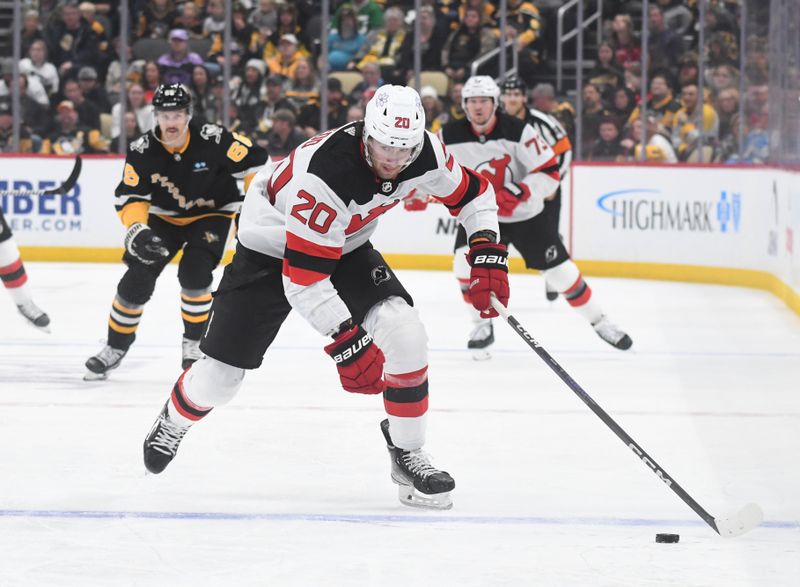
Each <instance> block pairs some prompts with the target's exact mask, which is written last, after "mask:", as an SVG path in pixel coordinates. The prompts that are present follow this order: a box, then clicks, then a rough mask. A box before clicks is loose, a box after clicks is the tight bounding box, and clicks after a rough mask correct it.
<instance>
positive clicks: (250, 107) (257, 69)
mask: <svg viewBox="0 0 800 587" xmlns="http://www.w3.org/2000/svg"><path fill="white" fill-rule="evenodd" d="M266 72H267V66H266V65H265V64H264V62H263V61H261V60H260V59H250V60H248V61H247V63H246V64H245V66H244V76H243V78H242V83H240V84H239V85H238V86H237V87H236V88H235V89H234V90H233V92H232V94H231V99H232V100H233V102H234V103H235V104H236V107H237V108H238V111H239V120H240V121H241V124H240V131H241V132H243V133H244V134H246V135H248V136H252V135H253V132H255V130H256V128H257V127H258V122H259V120H261V116H262V115H263V113H264V102H263V99H264V97H265V95H266V90H265V88H264V83H263V82H264V75H265V74H266Z"/></svg>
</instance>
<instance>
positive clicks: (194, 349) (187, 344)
mask: <svg viewBox="0 0 800 587" xmlns="http://www.w3.org/2000/svg"><path fill="white" fill-rule="evenodd" d="M182 351H183V352H182V359H181V369H183V370H184V371H185V370H186V369H188V368H189V367H191V366H192V365H193V364H194V363H195V362H196V361H199V360H200V359H202V358H203V352H202V351H201V350H200V341H199V340H192V339H190V338H186V337H183V345H182Z"/></svg>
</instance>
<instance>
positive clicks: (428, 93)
mask: <svg viewBox="0 0 800 587" xmlns="http://www.w3.org/2000/svg"><path fill="white" fill-rule="evenodd" d="M419 97H420V98H422V107H423V108H424V109H425V130H429V131H430V132H432V133H434V134H436V133H437V132H439V130H440V129H441V128H442V119H441V115H442V110H443V108H442V102H441V100H439V95H438V94H437V93H436V89H435V88H434V87H433V86H422V88H421V89H420V91H419Z"/></svg>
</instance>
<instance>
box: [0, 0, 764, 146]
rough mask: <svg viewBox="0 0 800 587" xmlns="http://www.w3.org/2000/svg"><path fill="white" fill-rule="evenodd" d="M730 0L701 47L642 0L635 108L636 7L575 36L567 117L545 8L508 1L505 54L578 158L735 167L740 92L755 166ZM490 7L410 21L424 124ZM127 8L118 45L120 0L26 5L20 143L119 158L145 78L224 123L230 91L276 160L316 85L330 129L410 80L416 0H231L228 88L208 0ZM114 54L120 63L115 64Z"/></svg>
mask: <svg viewBox="0 0 800 587" xmlns="http://www.w3.org/2000/svg"><path fill="white" fill-rule="evenodd" d="M741 1H742V0H707V9H706V20H705V29H704V31H705V39H706V42H705V44H704V46H703V47H699V46H698V44H699V35H698V24H699V23H698V16H697V15H698V10H697V5H696V2H697V0H651V2H650V10H649V15H648V24H649V37H648V49H649V61H648V63H649V67H648V80H649V94H648V98H647V105H646V106H647V107H646V112H647V116H646V117H645V120H642V119H641V118H642V117H641V115H640V112H641V108H640V105H639V95H640V84H641V77H642V65H641V63H642V46H641V22H640V21H641V3H640V2H630V1H625V0H617V1H613V0H607V1H606V2H604V3H603V6H604V13H603V34H602V37H601V38H599V39H591V38H590V39H589V40H588V41H587V42H594V45H592V46H596V48H597V49H596V53H597V54H596V57H595V59H594V66H593V68H592V69H591V70H590V71H589V70H587V72H586V73H585V75H584V81H585V82H586V83H585V85H584V86H583V87H582V88H581V92H582V94H581V96H582V104H583V109H582V112H580V113H577V112H575V107H574V103H575V100H574V96H572V99H569V100H568V99H566V97H564V96H559V97H557V96H556V95H555V91H554V88H553V86H552V85H551V84H550V83H547V82H548V81H550V80H552V78H553V76H552V72H553V60H552V59H551V57H552V54H553V53H554V51H553V46H554V45H553V37H554V29H555V8H557V5H558V3H553V2H549V1H548V2H545V1H544V0H508V14H507V23H508V29H507V32H506V34H507V38H508V39H509V40H513V43H514V48H515V50H516V51H517V52H518V55H519V71H518V74H519V75H520V76H521V77H522V78H523V79H524V80H525V81H526V83H527V84H528V87H529V88H532V92H531V96H530V100H531V105H532V106H534V107H537V108H539V109H545V110H547V111H549V112H551V113H553V114H554V115H556V116H558V117H559V118H561V119H562V121H563V122H564V123H565V124H566V126H567V128H568V130H570V132H574V128H575V120H574V119H575V117H576V116H581V117H582V138H583V141H582V152H581V156H582V158H583V159H590V160H633V159H640V158H642V154H640V153H639V151H638V148H639V147H638V144H639V141H640V139H641V133H642V131H643V129H645V130H646V133H647V137H648V140H647V145H646V149H645V153H644V157H646V158H647V159H648V160H651V161H665V162H668V161H697V160H699V159H700V158H701V157H702V160H703V161H707V162H708V161H723V162H724V161H737V160H739V151H740V145H739V140H740V137H739V111H740V109H739V102H740V101H741V100H744V101H745V109H744V112H745V115H746V120H745V136H744V137H741V139H742V140H743V141H744V142H743V151H744V157H743V160H746V161H751V162H759V161H764V160H765V159H766V156H767V152H766V145H767V144H768V141H767V140H766V136H767V102H768V97H769V89H768V84H767V77H768V76H767V46H766V41H765V35H764V31H762V30H758V28H756V29H755V30H754V31H752V33H753V34H751V35H749V36H748V40H747V47H746V62H747V64H746V67H745V71H739V28H738V27H739V21H738V18H737V17H738V10H739V4H740V2H741ZM498 4H499V3H498V2H496V1H493V0H423V2H422V8H421V10H420V14H419V15H418V18H419V19H420V29H421V40H420V49H421V57H422V69H423V70H426V71H439V72H444V73H445V74H446V75H447V78H448V86H447V88H446V90H441V89H438V90H437V88H434V87H432V86H424V87H422V88H421V89H420V93H421V96H422V99H423V103H424V107H425V111H426V114H427V126H428V128H429V129H430V130H432V131H436V130H437V129H438V128H440V127H441V125H442V124H444V123H445V122H447V121H448V120H452V119H458V118H461V117H463V116H464V113H463V111H462V109H461V103H460V102H461V94H460V93H461V88H462V86H463V82H464V81H465V79H466V78H467V77H469V75H470V68H471V66H472V64H473V62H474V61H475V60H476V59H477V58H479V57H480V56H482V55H485V54H486V53H487V52H489V51H491V50H493V49H495V48H497V47H498V46H499V44H500V42H501V39H500V36H501V35H500V28H499V15H498ZM750 4H753V3H752V2H751V3H750ZM756 4H758V3H756ZM762 4H766V5H768V3H762ZM129 5H130V11H131V12H130V25H131V26H130V31H129V38H130V43H129V46H127V47H121V46H120V37H119V27H120V19H119V16H120V15H119V2H117V1H112V0H95V1H89V0H84V1H76V0H23V6H24V19H23V30H22V54H23V56H24V59H22V60H21V61H20V63H19V70H20V72H21V73H22V74H23V75H22V76H21V77H20V94H21V107H22V117H21V121H22V123H21V124H22V128H21V139H22V140H21V143H20V150H22V151H24V152H36V153H54V154H70V153H108V152H117V150H118V149H119V137H120V128H121V127H122V125H124V127H125V129H126V136H127V137H128V138H129V139H133V138H135V137H136V136H138V135H140V134H141V133H144V132H147V131H148V130H150V129H151V128H152V127H153V125H154V118H153V112H152V107H151V106H150V101H151V100H152V96H153V92H154V90H155V89H156V87H157V86H158V85H159V84H160V83H182V84H184V85H186V86H187V87H188V88H190V89H191V91H192V93H193V96H194V104H195V106H194V120H195V121H199V122H200V123H203V122H214V123H221V122H222V121H223V119H224V116H223V114H224V113H223V112H222V108H223V104H224V95H225V92H228V93H229V96H230V110H229V112H228V113H227V114H228V116H229V120H230V124H229V128H230V129H231V130H234V131H237V132H240V133H242V134H246V135H248V136H250V137H251V138H253V139H254V140H255V141H257V142H258V143H259V144H262V145H266V146H268V147H269V149H270V153H271V154H274V155H278V156H280V155H283V154H286V153H288V152H289V151H290V150H291V149H292V148H293V147H295V146H297V145H298V144H299V143H300V142H302V141H303V140H304V139H305V138H307V137H309V136H313V135H314V134H316V133H317V132H318V131H319V128H320V125H321V124H320V120H321V116H322V113H321V112H320V108H321V100H320V90H321V88H322V86H323V85H324V86H325V87H326V88H327V90H328V110H327V113H326V114H325V115H326V117H327V126H328V128H333V127H336V126H340V125H342V124H344V123H346V122H348V121H350V120H356V119H358V118H360V117H361V116H363V112H364V106H365V104H366V102H367V101H368V100H369V99H370V98H371V97H372V95H373V94H374V92H375V90H376V89H377V87H379V86H380V85H381V84H384V83H402V84H405V83H407V82H409V81H411V80H412V79H413V76H414V49H415V43H414V35H413V24H414V22H413V21H414V18H415V15H414V11H413V7H414V2H413V0H349V1H342V0H338V1H337V0H331V9H332V11H334V12H333V16H332V18H331V19H330V21H329V22H328V21H323V18H322V16H321V14H320V10H319V2H318V1H314V0H236V1H234V3H233V6H232V19H231V30H232V37H233V41H232V42H231V45H230V47H229V49H230V56H231V67H232V79H231V82H230V84H229V85H227V86H226V85H225V84H224V81H223V75H222V64H223V62H224V59H225V51H224V49H225V47H224V46H223V45H224V44H223V33H224V29H225V7H224V2H223V0H131V2H130V3H129ZM554 6H555V7H554ZM762 10H768V8H767V7H765V8H763V9H762ZM755 16H756V17H758V16H759V15H758V14H756V15H755ZM761 16H764V15H761ZM754 20H758V19H757V18H755V19H754ZM762 20H763V21H764V22H766V18H762ZM637 23H638V24H637ZM323 26H329V36H328V47H327V56H328V67H329V70H330V71H331V72H334V73H333V74H332V75H331V76H330V77H329V78H328V79H327V80H322V79H320V71H321V67H320V65H321V63H320V60H321V58H322V55H324V54H325V52H323V48H322V47H321V45H320V43H321V31H322V27H323ZM122 51H125V52H126V56H127V59H128V66H127V70H126V71H122V70H121V69H122V68H121V64H120V55H121V53H122ZM700 56H702V58H700ZM487 67H489V68H490V70H489V71H486V70H485V69H484V70H482V71H481V73H492V71H491V68H492V67H496V63H494V64H493V63H489V64H488V66H487ZM336 72H353V73H354V74H356V75H357V76H358V77H357V83H355V84H352V87H347V88H345V87H343V84H342V81H341V79H342V78H341V76H337V73H336ZM12 73H13V61H12V60H11V58H10V57H7V56H6V57H4V58H3V60H2V63H0V151H9V150H11V148H12V147H11V126H12V117H11V107H10V95H9V92H10V87H11V84H12V83H13V77H12ZM700 76H703V80H704V86H705V87H704V103H703V108H702V113H701V112H699V103H700V100H699V84H698V82H699V79H700ZM740 76H746V82H747V85H746V87H747V92H746V95H744V96H740V95H739V79H740ZM349 85H350V84H349ZM121 100H125V105H126V108H125V110H126V112H125V118H124V120H122V116H121V112H122V108H121V104H120V101H121Z"/></svg>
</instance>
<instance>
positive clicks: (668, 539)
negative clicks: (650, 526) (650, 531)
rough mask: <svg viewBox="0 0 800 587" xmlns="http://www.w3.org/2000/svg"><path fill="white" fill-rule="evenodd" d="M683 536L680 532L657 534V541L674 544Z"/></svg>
mask: <svg viewBox="0 0 800 587" xmlns="http://www.w3.org/2000/svg"><path fill="white" fill-rule="evenodd" d="M680 539H681V537H680V536H679V535H678V534H656V542H664V543H667V544H673V543H675V542H678V540H680Z"/></svg>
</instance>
